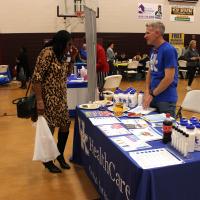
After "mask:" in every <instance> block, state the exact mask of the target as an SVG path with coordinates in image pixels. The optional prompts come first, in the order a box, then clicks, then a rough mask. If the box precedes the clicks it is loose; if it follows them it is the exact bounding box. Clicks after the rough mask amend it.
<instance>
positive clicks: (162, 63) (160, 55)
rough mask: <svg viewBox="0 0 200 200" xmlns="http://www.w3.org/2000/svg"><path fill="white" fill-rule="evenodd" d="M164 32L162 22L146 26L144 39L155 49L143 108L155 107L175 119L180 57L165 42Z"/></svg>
mask: <svg viewBox="0 0 200 200" xmlns="http://www.w3.org/2000/svg"><path fill="white" fill-rule="evenodd" d="M164 32H165V26H164V24H163V23H162V22H159V21H155V22H151V23H148V24H146V33H145V36H144V38H145V39H146V41H147V44H148V45H152V46H153V48H152V50H151V53H150V68H149V71H148V73H147V76H146V90H145V95H144V102H143V107H144V109H146V108H148V107H149V106H151V107H155V108H157V111H158V112H159V113H170V114H171V116H173V117H175V112H176V102H177V98H178V95H177V84H178V61H177V59H178V55H177V51H176V49H175V48H174V47H173V46H172V45H170V44H169V43H168V42H166V41H165V40H164V38H163V36H164Z"/></svg>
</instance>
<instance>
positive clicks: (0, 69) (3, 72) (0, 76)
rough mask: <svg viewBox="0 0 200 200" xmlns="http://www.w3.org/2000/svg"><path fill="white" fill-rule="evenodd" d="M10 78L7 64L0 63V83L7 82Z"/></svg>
mask: <svg viewBox="0 0 200 200" xmlns="http://www.w3.org/2000/svg"><path fill="white" fill-rule="evenodd" d="M11 80H12V77H11V73H10V70H9V67H8V65H0V85H3V84H7V83H9V82H10V81H11Z"/></svg>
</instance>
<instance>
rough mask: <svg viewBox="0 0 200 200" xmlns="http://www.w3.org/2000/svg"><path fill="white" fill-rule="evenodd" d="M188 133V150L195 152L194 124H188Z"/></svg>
mask: <svg viewBox="0 0 200 200" xmlns="http://www.w3.org/2000/svg"><path fill="white" fill-rule="evenodd" d="M186 133H187V134H189V140H188V141H189V143H188V152H194V144H195V127H194V126H193V125H192V124H188V125H187V127H186Z"/></svg>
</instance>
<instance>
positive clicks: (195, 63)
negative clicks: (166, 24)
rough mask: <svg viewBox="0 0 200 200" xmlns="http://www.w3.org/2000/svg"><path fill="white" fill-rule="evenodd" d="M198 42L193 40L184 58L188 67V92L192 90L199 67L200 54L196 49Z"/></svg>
mask: <svg viewBox="0 0 200 200" xmlns="http://www.w3.org/2000/svg"><path fill="white" fill-rule="evenodd" d="M196 46H197V42H196V40H191V41H190V44H189V47H188V48H187V51H186V52H185V54H184V58H185V60H186V61H187V67H188V85H187V88H186V89H187V91H190V90H192V88H191V85H192V82H193V80H194V76H195V73H196V71H197V69H198V67H199V60H200V57H199V53H198V51H197V49H196Z"/></svg>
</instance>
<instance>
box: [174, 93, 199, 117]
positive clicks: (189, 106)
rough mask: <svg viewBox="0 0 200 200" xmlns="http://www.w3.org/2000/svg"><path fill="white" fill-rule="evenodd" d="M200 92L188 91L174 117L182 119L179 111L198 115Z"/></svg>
mask: <svg viewBox="0 0 200 200" xmlns="http://www.w3.org/2000/svg"><path fill="white" fill-rule="evenodd" d="M199 102H200V90H191V91H189V92H188V93H187V94H186V96H185V98H184V100H183V102H182V104H181V106H180V108H179V110H178V112H177V115H176V118H179V117H180V118H181V117H182V113H181V111H182V110H187V111H192V112H195V113H200V104H199Z"/></svg>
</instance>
